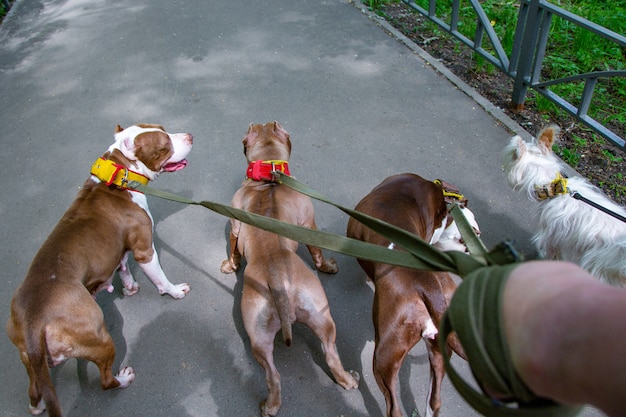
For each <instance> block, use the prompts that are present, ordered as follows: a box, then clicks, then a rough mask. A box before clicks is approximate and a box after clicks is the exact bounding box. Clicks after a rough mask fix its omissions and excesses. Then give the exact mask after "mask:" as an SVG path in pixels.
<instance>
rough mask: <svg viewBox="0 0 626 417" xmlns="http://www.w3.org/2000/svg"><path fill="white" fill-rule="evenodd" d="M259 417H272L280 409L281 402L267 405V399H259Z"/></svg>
mask: <svg viewBox="0 0 626 417" xmlns="http://www.w3.org/2000/svg"><path fill="white" fill-rule="evenodd" d="M260 406H261V417H274V416H276V414H278V410H280V406H281V403H280V401H279V402H278V404H274V405H273V406H269V405H267V400H264V401H261V404H260Z"/></svg>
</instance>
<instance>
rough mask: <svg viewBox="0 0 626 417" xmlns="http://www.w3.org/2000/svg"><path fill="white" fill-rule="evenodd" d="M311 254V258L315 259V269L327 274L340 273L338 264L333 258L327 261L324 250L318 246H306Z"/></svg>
mask: <svg viewBox="0 0 626 417" xmlns="http://www.w3.org/2000/svg"><path fill="white" fill-rule="evenodd" d="M306 247H307V248H308V249H309V252H310V253H311V257H312V258H313V262H314V263H315V267H316V268H317V269H318V270H319V271H322V272H325V273H327V274H336V273H337V271H339V268H338V267H337V262H336V261H335V260H334V259H333V258H328V259H326V258H325V257H324V254H323V253H322V250H321V249H320V248H318V247H317V246H310V245H307V246H306Z"/></svg>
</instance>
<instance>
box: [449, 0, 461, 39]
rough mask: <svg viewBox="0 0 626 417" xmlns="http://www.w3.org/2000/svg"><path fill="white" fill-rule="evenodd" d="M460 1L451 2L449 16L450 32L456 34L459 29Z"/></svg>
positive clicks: (453, 0)
mask: <svg viewBox="0 0 626 417" xmlns="http://www.w3.org/2000/svg"><path fill="white" fill-rule="evenodd" d="M460 8H461V1H460V0H452V13H451V16H450V30H451V31H452V32H456V31H458V29H459V14H460Z"/></svg>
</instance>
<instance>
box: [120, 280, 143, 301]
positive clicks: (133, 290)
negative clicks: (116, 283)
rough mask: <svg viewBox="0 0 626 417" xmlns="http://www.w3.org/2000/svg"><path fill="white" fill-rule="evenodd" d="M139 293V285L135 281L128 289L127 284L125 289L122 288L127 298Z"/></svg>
mask: <svg viewBox="0 0 626 417" xmlns="http://www.w3.org/2000/svg"><path fill="white" fill-rule="evenodd" d="M138 291H139V283H138V282H137V281H134V282H133V283H132V284H131V285H130V286H129V287H127V286H126V284H124V288H122V292H123V293H124V295H125V296H127V297H130V296H131V295H135V294H137V292H138Z"/></svg>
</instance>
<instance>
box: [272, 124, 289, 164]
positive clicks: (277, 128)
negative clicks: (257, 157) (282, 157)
mask: <svg viewBox="0 0 626 417" xmlns="http://www.w3.org/2000/svg"><path fill="white" fill-rule="evenodd" d="M272 127H273V128H272V131H273V132H274V135H275V136H276V137H278V138H280V139H281V140H283V141H284V142H285V143H286V144H287V148H288V150H289V154H290V155H291V140H290V139H291V136H290V135H289V132H287V131H286V130H285V128H284V127H282V126H281V125H280V123H278V121H276V120H274V121H273V122H272Z"/></svg>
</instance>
